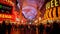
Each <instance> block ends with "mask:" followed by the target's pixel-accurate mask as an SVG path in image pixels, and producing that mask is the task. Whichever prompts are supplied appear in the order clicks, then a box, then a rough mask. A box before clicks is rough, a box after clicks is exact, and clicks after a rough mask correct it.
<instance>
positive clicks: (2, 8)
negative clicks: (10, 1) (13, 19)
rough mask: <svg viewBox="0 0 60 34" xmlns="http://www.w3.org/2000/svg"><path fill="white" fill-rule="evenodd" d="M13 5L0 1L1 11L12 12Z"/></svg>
mask: <svg viewBox="0 0 60 34" xmlns="http://www.w3.org/2000/svg"><path fill="white" fill-rule="evenodd" d="M11 11H12V6H9V5H6V4H1V3H0V13H6V14H11Z"/></svg>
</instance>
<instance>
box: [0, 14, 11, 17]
mask: <svg viewBox="0 0 60 34" xmlns="http://www.w3.org/2000/svg"><path fill="white" fill-rule="evenodd" d="M0 18H12V16H11V15H4V14H0Z"/></svg>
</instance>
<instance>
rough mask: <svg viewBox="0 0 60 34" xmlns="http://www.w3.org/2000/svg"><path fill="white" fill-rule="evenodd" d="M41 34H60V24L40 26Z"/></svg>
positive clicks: (55, 22)
mask: <svg viewBox="0 0 60 34" xmlns="http://www.w3.org/2000/svg"><path fill="white" fill-rule="evenodd" d="M38 30H39V34H60V22H57V21H54V22H53V23H49V22H47V24H42V23H41V24H40V25H39V27H38Z"/></svg>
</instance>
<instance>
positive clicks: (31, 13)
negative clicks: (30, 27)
mask: <svg viewBox="0 0 60 34" xmlns="http://www.w3.org/2000/svg"><path fill="white" fill-rule="evenodd" d="M22 13H23V15H24V17H25V18H27V19H29V20H32V19H34V18H35V16H36V15H37V10H36V9H35V8H34V7H32V6H26V7H23V8H22Z"/></svg>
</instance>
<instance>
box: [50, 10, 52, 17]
mask: <svg viewBox="0 0 60 34" xmlns="http://www.w3.org/2000/svg"><path fill="white" fill-rule="evenodd" d="M51 12H52V9H50V12H49V17H50V18H52V16H51Z"/></svg>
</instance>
